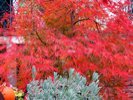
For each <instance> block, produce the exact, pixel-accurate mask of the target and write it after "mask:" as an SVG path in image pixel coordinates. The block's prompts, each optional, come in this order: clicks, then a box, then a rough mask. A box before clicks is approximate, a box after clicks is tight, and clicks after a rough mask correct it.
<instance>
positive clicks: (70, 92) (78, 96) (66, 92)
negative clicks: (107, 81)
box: [27, 69, 101, 100]
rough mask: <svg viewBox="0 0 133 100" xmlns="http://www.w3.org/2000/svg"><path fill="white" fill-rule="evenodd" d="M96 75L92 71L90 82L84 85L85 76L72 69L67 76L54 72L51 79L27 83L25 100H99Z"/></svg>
mask: <svg viewBox="0 0 133 100" xmlns="http://www.w3.org/2000/svg"><path fill="white" fill-rule="evenodd" d="M98 77H99V75H98V74H97V73H93V77H92V82H91V83H90V84H89V85H86V84H87V83H86V82H87V80H86V78H85V77H83V76H81V75H80V74H79V73H74V69H71V70H70V71H69V74H68V77H67V78H66V77H62V76H59V75H57V73H54V79H53V80H52V79H51V78H48V79H47V80H44V81H39V80H33V81H32V82H31V83H30V84H28V85H27V91H28V96H27V100H101V96H100V95H99V90H100V87H99V86H98V83H99V80H98Z"/></svg>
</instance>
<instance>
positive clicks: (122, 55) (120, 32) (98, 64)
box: [0, 0, 133, 100]
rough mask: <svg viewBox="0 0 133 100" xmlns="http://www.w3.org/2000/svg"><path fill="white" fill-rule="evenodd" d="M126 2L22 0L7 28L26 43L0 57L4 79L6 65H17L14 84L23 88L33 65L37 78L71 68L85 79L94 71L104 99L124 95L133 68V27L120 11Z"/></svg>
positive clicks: (126, 16)
mask: <svg viewBox="0 0 133 100" xmlns="http://www.w3.org/2000/svg"><path fill="white" fill-rule="evenodd" d="M128 4H129V3H128V2H125V3H121V2H112V1H110V0H93V1H91V0H90V1H89V0H80V1H79V0H63V1H62V0H46V1H45V0H44V1H42V0H28V1H25V2H22V1H20V2H19V5H20V6H19V8H18V12H17V14H15V16H14V21H13V23H12V24H13V25H12V27H11V28H12V31H10V32H11V33H12V34H13V35H17V36H23V37H24V38H25V44H24V45H23V46H22V47H21V46H20V47H18V46H16V45H13V46H12V47H13V48H12V49H11V50H10V51H9V52H7V53H5V54H2V55H1V56H2V57H0V60H1V62H2V63H1V66H2V68H1V70H2V71H1V75H2V78H4V79H5V80H6V81H8V80H7V75H8V73H9V72H10V68H13V69H14V68H16V67H17V68H18V71H17V75H18V76H17V81H18V82H17V85H18V87H21V88H25V86H26V84H27V83H28V82H29V81H30V80H31V68H32V66H33V65H35V66H36V68H37V78H46V77H47V76H50V75H52V74H53V72H54V71H58V72H60V74H63V72H64V71H67V70H68V69H69V68H71V67H73V68H75V69H76V70H77V71H79V72H80V73H81V74H83V75H85V76H86V77H87V79H88V82H89V80H90V78H91V75H92V72H93V71H97V72H99V74H100V76H101V77H100V80H101V86H102V91H101V93H102V94H103V96H104V98H105V99H108V98H111V99H113V98H114V99H118V100H120V99H124V98H126V96H125V95H124V93H123V91H122V89H123V87H124V81H125V79H126V78H127V76H128V74H132V72H133V71H132V68H133V52H132V51H133V43H132V42H133V41H132V40H133V35H132V33H133V25H132V20H131V19H130V18H129V15H128V13H126V12H125V11H124V10H123V7H125V6H127V5H128ZM111 14H112V15H111ZM14 48H16V49H14ZM5 72H6V73H5Z"/></svg>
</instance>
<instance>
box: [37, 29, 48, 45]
mask: <svg viewBox="0 0 133 100" xmlns="http://www.w3.org/2000/svg"><path fill="white" fill-rule="evenodd" d="M36 35H37V37H38V39H39V40H40V42H41V43H42V44H43V45H46V42H44V41H43V40H42V39H41V37H40V35H39V34H38V32H37V31H36Z"/></svg>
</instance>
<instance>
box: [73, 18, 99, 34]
mask: <svg viewBox="0 0 133 100" xmlns="http://www.w3.org/2000/svg"><path fill="white" fill-rule="evenodd" d="M86 20H91V19H90V18H83V19H79V20H77V21H75V22H74V23H73V25H75V24H77V23H79V22H82V21H86ZM93 22H94V23H95V24H96V28H97V31H98V33H100V29H99V27H98V25H99V23H98V22H96V21H95V20H93Z"/></svg>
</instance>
